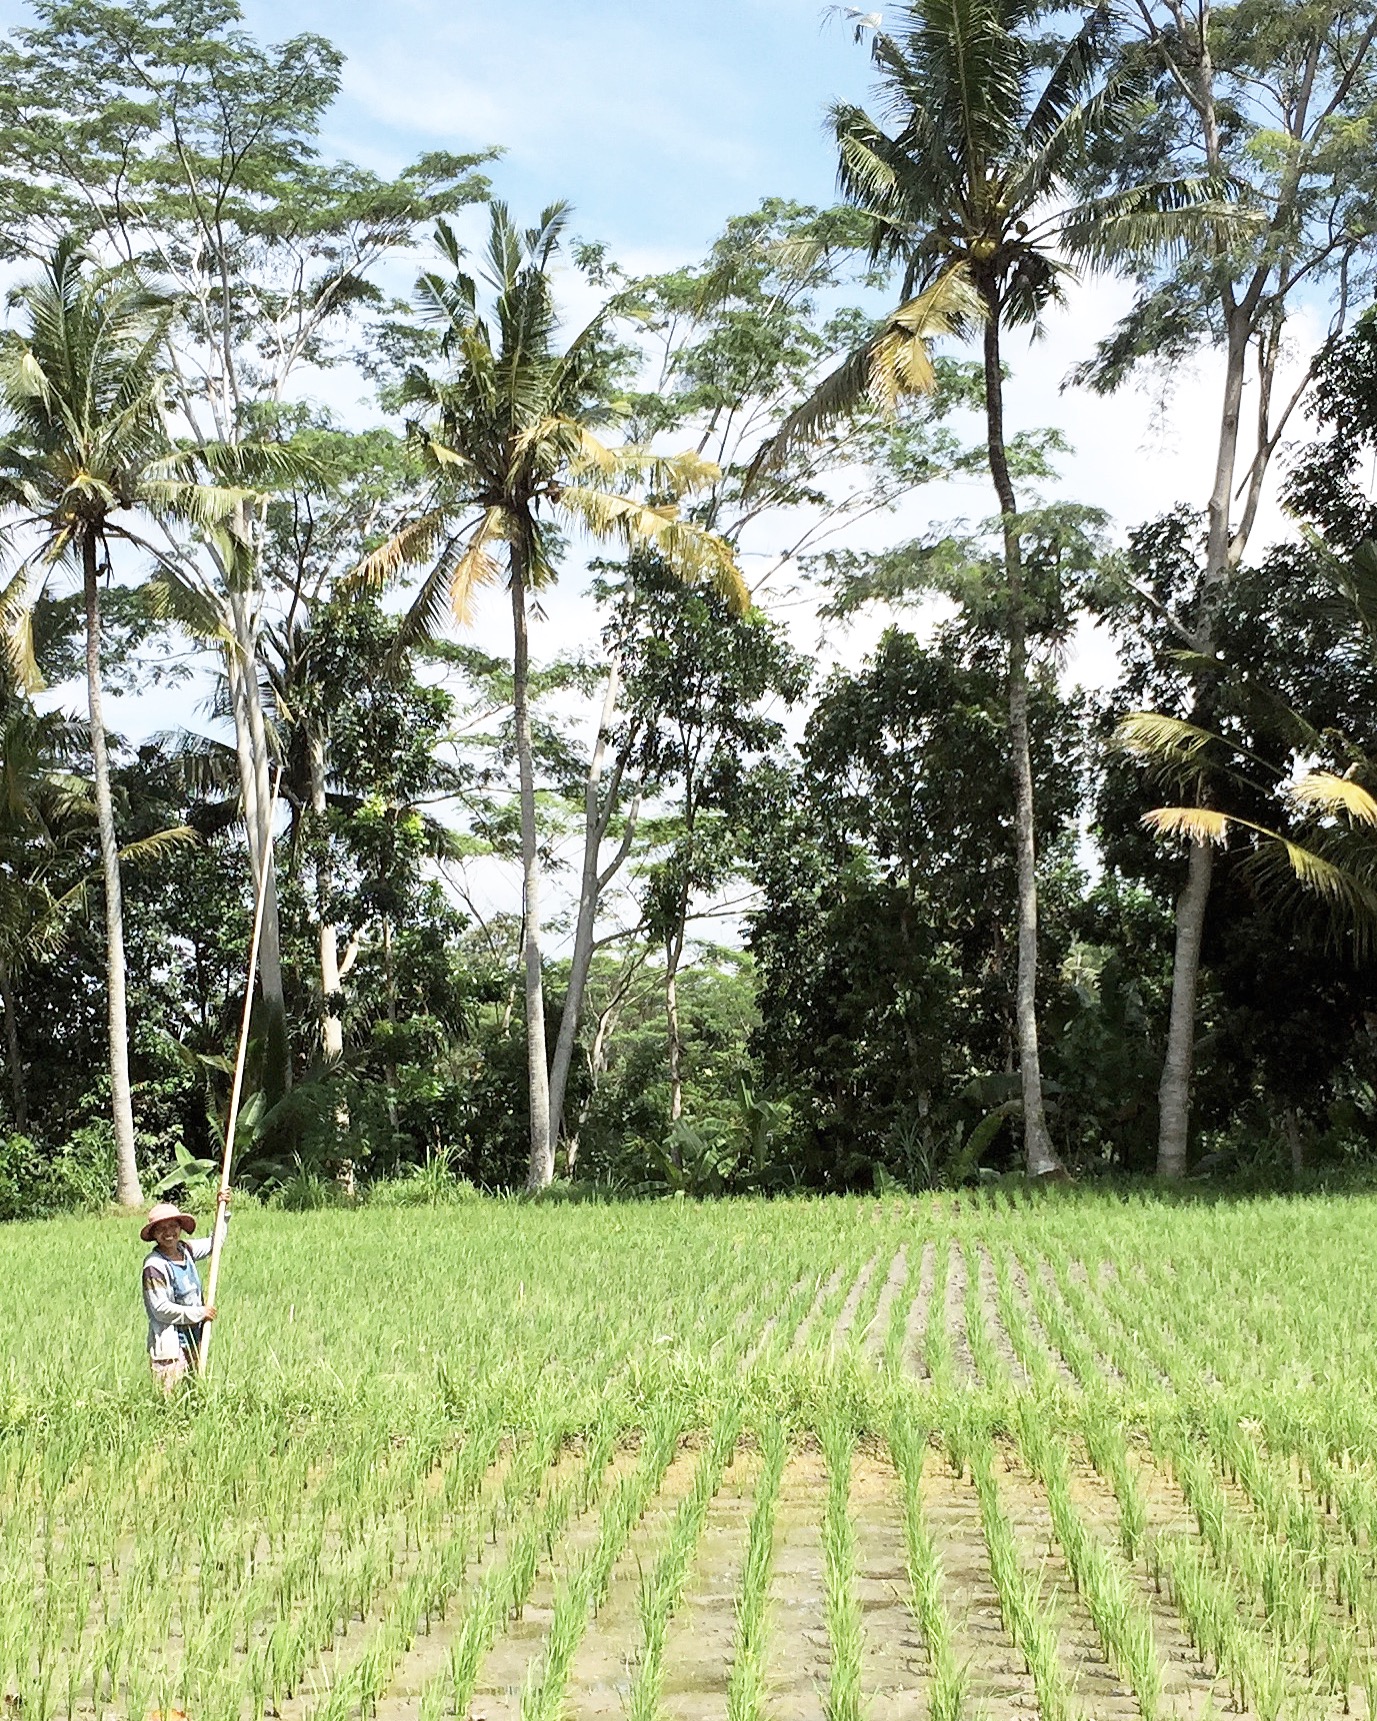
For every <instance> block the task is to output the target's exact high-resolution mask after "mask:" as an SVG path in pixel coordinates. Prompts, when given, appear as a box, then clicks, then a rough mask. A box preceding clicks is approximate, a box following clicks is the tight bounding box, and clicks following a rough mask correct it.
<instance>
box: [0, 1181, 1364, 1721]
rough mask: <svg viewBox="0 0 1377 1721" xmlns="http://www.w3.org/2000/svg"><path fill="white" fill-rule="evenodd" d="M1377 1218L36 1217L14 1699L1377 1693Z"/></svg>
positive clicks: (691, 1704) (1160, 1710)
mask: <svg viewBox="0 0 1377 1721" xmlns="http://www.w3.org/2000/svg"><path fill="white" fill-rule="evenodd" d="M1375 1219H1377V1202H1374V1201H1373V1200H1370V1199H1367V1198H1345V1199H1325V1198H1316V1199H1308V1200H1307V1199H1294V1200H1262V1201H1257V1202H1251V1203H1238V1202H1228V1203H1225V1202H1219V1203H1199V1204H1190V1203H1186V1202H1182V1203H1179V1204H1176V1203H1169V1202H1162V1201H1158V1200H1155V1199H1141V1200H1129V1201H1126V1202H1125V1201H1116V1200H1115V1201H1112V1200H1110V1199H1108V1198H1105V1197H1103V1196H1096V1195H1091V1194H1086V1193H1081V1192H1078V1191H1074V1190H1072V1191H1068V1192H1065V1193H1062V1192H1053V1193H1051V1194H1048V1195H1045V1196H1044V1195H1041V1194H1039V1195H1038V1196H1037V1197H1036V1198H1034V1197H1031V1196H1027V1195H1024V1196H1019V1195H1011V1194H1009V1193H1007V1192H1004V1191H997V1192H994V1193H992V1194H987V1195H984V1196H983V1197H979V1196H978V1197H972V1198H969V1199H968V1198H966V1197H961V1198H959V1199H956V1198H952V1197H942V1198H931V1199H922V1200H920V1199H914V1200H886V1201H883V1202H879V1201H874V1200H870V1201H860V1200H854V1201H828V1202H822V1201H819V1202H789V1203H783V1202H779V1203H764V1202H758V1203H755V1202H740V1203H722V1204H717V1205H708V1206H692V1205H688V1204H684V1203H675V1202H666V1203H661V1204H653V1205H643V1206H627V1207H623V1208H618V1207H559V1206H535V1207H531V1206H524V1205H520V1204H514V1203H512V1204H508V1203H496V1202H493V1203H489V1202H474V1203H471V1204H467V1205H463V1206H457V1207H454V1208H450V1209H439V1210H434V1211H431V1210H425V1211H417V1212H409V1211H405V1210H380V1209H375V1210H369V1209H364V1210H361V1211H359V1212H324V1213H316V1214H303V1215H295V1216H294V1215H287V1214H276V1213H268V1212H245V1213H243V1214H241V1215H239V1216H238V1217H237V1219H236V1222H235V1226H234V1229H233V1232H232V1236H231V1242H230V1247H229V1250H228V1251H227V1254H226V1266H225V1273H224V1277H223V1281H222V1297H221V1308H222V1311H223V1319H222V1322H221V1325H220V1329H219V1333H218V1336H217V1339H216V1356H215V1375H214V1378H213V1380H212V1381H211V1382H210V1383H208V1385H207V1386H206V1387H205V1388H203V1389H202V1390H200V1391H193V1392H187V1393H186V1394H185V1395H183V1396H182V1397H180V1398H178V1399H176V1400H174V1401H173V1402H171V1403H169V1404H164V1403H162V1402H161V1401H160V1400H159V1399H158V1398H157V1397H156V1396H155V1394H154V1391H153V1389H152V1387H151V1385H150V1383H149V1381H148V1379H147V1366H146V1361H145V1358H144V1354H143V1319H142V1309H141V1304H140V1300H139V1285H138V1279H139V1265H140V1262H141V1259H142V1255H143V1246H142V1245H140V1244H139V1242H138V1241H137V1237H136V1231H137V1226H136V1225H135V1224H133V1223H130V1222H126V1221H121V1220H90V1221H70V1222H53V1223H48V1224H43V1225H31V1226H8V1227H4V1228H0V1286H3V1293H0V1358H3V1365H2V1366H3V1378H2V1379H0V1694H3V1705H4V1709H5V1710H6V1711H7V1713H8V1715H9V1717H10V1718H11V1721H54V1718H60V1717H66V1718H69V1721H74V1718H76V1717H100V1718H105V1717H116V1716H118V1717H130V1718H133V1721H144V1718H145V1717H150V1716H158V1717H161V1718H163V1721H167V1718H170V1717H172V1716H174V1715H177V1714H178V1713H179V1712H181V1713H184V1714H185V1716H186V1717H188V1721H231V1718H233V1721H261V1718H263V1717H266V1716H274V1717H279V1718H281V1721H449V1718H480V1717H481V1718H483V1721H499V1718H503V1721H518V1718H519V1721H557V1718H559V1717H571V1718H572V1717H589V1718H591V1717H630V1718H631V1721H659V1718H665V1721H668V1718H676V1721H699V1718H706V1717H717V1718H730V1721H763V1718H766V1717H773V1718H777V1721H796V1718H797V1721H824V1718H826V1721H860V1718H861V1717H870V1718H873V1721H891V1718H898V1717H908V1716H915V1717H931V1718H932V1721H956V1718H957V1717H963V1716H969V1717H976V1716H981V1715H983V1716H987V1717H989V1718H991V1721H1008V1718H1012V1717H1024V1716H1034V1715H1037V1716H1043V1717H1046V1718H1047V1721H1063V1718H1067V1717H1085V1718H1087V1721H1091V1718H1095V1721H1098V1718H1106V1721H1119V1718H1124V1721H1128V1718H1130V1717H1135V1716H1140V1717H1143V1718H1144V1721H1152V1718H1154V1717H1159V1716H1171V1715H1178V1716H1182V1717H1192V1718H1195V1717H1206V1716H1225V1715H1235V1714H1238V1715H1245V1716H1250V1717H1255V1718H1257V1721H1272V1718H1274V1717H1278V1716H1288V1717H1290V1716H1295V1717H1305V1716H1338V1715H1345V1714H1354V1715H1359V1716H1363V1715H1370V1714H1374V1713H1377V1410H1375V1409H1374V1404H1373V1394H1372V1385H1373V1381H1374V1379H1377V1342H1375V1335H1374V1322H1373V1313H1372V1311H1373V1307H1374V1298H1375V1297H1377V1247H1375V1246H1374V1220H1375Z"/></svg>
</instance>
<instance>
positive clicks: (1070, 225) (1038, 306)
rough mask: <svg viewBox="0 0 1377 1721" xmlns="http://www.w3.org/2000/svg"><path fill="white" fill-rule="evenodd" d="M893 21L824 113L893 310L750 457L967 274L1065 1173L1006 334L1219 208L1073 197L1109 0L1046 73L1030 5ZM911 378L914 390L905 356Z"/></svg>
mask: <svg viewBox="0 0 1377 1721" xmlns="http://www.w3.org/2000/svg"><path fill="white" fill-rule="evenodd" d="M895 13H896V16H897V19H898V23H897V27H896V28H894V29H893V30H883V29H880V28H878V26H877V24H876V16H875V15H874V14H870V15H868V16H866V17H864V18H862V17H861V16H860V14H858V13H855V14H853V16H854V17H856V18H857V19H858V23H857V32H856V33H857V38H858V39H861V38H862V37H864V36H866V35H869V37H870V41H871V53H872V57H873V60H874V64H875V68H876V71H877V73H878V76H879V94H880V96H881V98H882V100H883V102H884V108H883V110H882V112H883V118H882V119H875V118H873V117H872V116H871V115H870V114H869V113H868V112H867V111H866V110H865V109H864V108H861V107H858V106H856V105H854V104H851V103H840V104H838V105H837V106H835V107H834V108H833V110H832V123H833V126H834V129H835V132H836V137H837V144H838V149H839V153H840V167H839V178H840V183H841V188H842V190H843V192H844V193H845V195H846V197H847V199H848V200H849V201H850V202H851V203H852V204H854V205H855V206H856V207H857V208H859V209H861V210H863V211H864V212H865V213H866V214H867V215H868V216H869V217H870V222H871V231H870V250H871V254H872V258H873V259H874V260H875V261H880V262H885V263H889V264H891V265H895V266H897V267H898V268H899V269H900V270H901V272H902V280H903V301H904V302H903V305H902V306H901V308H900V309H899V310H898V311H897V312H894V313H892V314H891V316H890V318H888V319H886V321H885V322H884V323H882V324H881V326H880V328H879V330H878V331H877V333H876V334H875V335H874V336H872V338H871V341H870V342H869V343H867V346H866V347H865V348H863V349H861V350H860V351H858V352H857V353H855V354H853V355H852V356H851V357H850V358H849V359H848V361H847V362H846V364H844V365H843V366H842V368H841V369H840V370H838V371H837V372H836V373H835V374H834V375H833V376H832V377H830V378H829V379H828V380H827V381H826V382H825V383H824V384H823V385H822V386H821V388H820V389H819V391H818V393H817V394H816V395H815V396H814V398H813V400H812V401H811V402H809V403H807V404H806V405H805V406H804V407H802V408H800V409H799V411H798V412H796V413H795V414H794V415H793V417H792V419H790V420H789V421H788V422H786V424H785V425H784V426H783V427H782V428H781V430H780V432H779V435H778V437H777V438H776V439H775V441H774V443H773V445H772V447H771V448H769V449H767V450H766V451H765V453H764V456H763V458H765V459H770V458H772V457H773V456H774V454H775V452H776V451H777V450H780V449H782V448H783V447H784V446H787V444H788V443H789V442H791V441H794V440H797V439H799V438H800V437H806V436H807V435H809V434H810V433H811V432H812V431H813V429H814V428H815V426H816V425H817V423H818V422H819V420H820V418H826V419H833V418H836V417H838V416H840V415H841V414H842V413H844V412H846V411H847V410H854V409H855V408H857V407H859V406H860V405H861V404H862V402H863V400H864V398H865V396H866V395H869V397H870V398H871V399H872V400H873V399H874V398H875V397H876V396H877V395H878V396H879V398H880V399H881V400H882V401H883V399H884V397H885V393H886V389H885V387H884V386H878V387H877V380H878V381H879V382H880V383H881V384H883V382H884V379H885V377H886V376H889V377H892V379H893V381H892V383H891V385H890V390H889V392H891V393H892V392H894V391H895V388H896V386H897V391H898V392H904V390H905V386H906V378H905V376H904V375H903V374H897V375H896V374H895V373H894V367H893V365H892V363H891V362H887V361H886V355H887V352H888V351H889V349H890V348H892V347H893V346H894V344H895V342H896V341H897V340H898V339H899V337H900V336H902V334H903V333H904V332H905V330H906V329H907V330H912V329H913V328H915V327H917V326H921V324H922V321H923V317H922V313H923V311H924V308H925V307H926V306H928V305H930V304H931V302H932V301H931V296H932V295H934V294H938V293H942V292H946V293H948V294H950V292H951V290H952V288H953V286H954V285H955V284H957V283H964V285H965V288H966V290H967V292H968V293H969V294H970V295H971V296H973V298H974V300H975V302H976V305H977V307H978V317H977V318H969V319H968V323H970V324H971V325H976V324H978V326H979V329H980V335H981V343H982V348H983V359H984V384H985V421H986V448H987V456H988V464H989V470H990V478H991V480H992V482H993V485H994V490H995V495H996V497H997V499H998V504H999V514H1000V522H1001V531H1002V540H1003V563H1004V592H1003V600H1004V612H1005V629H1006V645H1007V685H1008V712H1009V747H1010V754H1011V760H1010V763H1011V766H1012V774H1013V778H1014V789H1015V795H1014V802H1015V814H1014V823H1015V831H1014V838H1015V850H1016V855H1017V863H1018V867H1017V875H1018V974H1017V982H1016V999H1015V1020H1016V1026H1017V1037H1018V1054H1019V1066H1020V1078H1021V1089H1022V1101H1023V1129H1024V1147H1025V1156H1026V1164H1027V1169H1028V1171H1029V1173H1030V1174H1031V1175H1034V1176H1042V1175H1046V1174H1048V1173H1055V1172H1059V1171H1060V1170H1061V1165H1060V1161H1059V1159H1058V1157H1057V1155H1056V1153H1055V1151H1054V1149H1053V1147H1052V1141H1051V1137H1050V1134H1049V1132H1048V1128H1047V1121H1046V1113H1045V1109H1044V1105H1043V1090H1042V1073H1041V1060H1040V1053H1039V1046H1038V1021H1037V951H1038V892H1037V855H1036V850H1035V845H1034V834H1033V833H1034V783H1033V773H1032V763H1031V755H1030V748H1029V736H1028V627H1029V615H1030V605H1029V601H1028V595H1027V592H1026V588H1025V580H1024V567H1023V555H1022V544H1021V532H1020V526H1019V504H1018V497H1017V494H1016V492H1015V489H1014V484H1013V478H1012V476H1011V473H1010V467H1009V459H1008V453H1007V448H1006V437H1005V425H1004V380H1005V379H1004V359H1003V340H1004V335H1005V331H1006V330H1007V329H1008V328H1009V326H1010V325H1024V326H1036V324H1037V323H1038V322H1039V320H1040V319H1041V317H1042V315H1043V313H1044V312H1045V310H1046V309H1047V308H1048V306H1049V305H1051V304H1052V303H1053V302H1054V301H1056V300H1057V299H1058V298H1059V297H1060V295H1061V290H1062V284H1063V282H1064V280H1065V278H1066V276H1067V275H1068V273H1069V272H1070V268H1071V266H1072V264H1074V263H1075V262H1077V261H1080V262H1087V263H1091V264H1101V263H1104V262H1106V261H1108V260H1111V259H1112V258H1113V257H1114V255H1115V254H1116V252H1117V251H1118V250H1120V249H1121V248H1127V247H1129V246H1130V245H1132V246H1137V247H1139V248H1141V247H1143V246H1147V245H1155V246H1157V247H1160V248H1170V247H1172V246H1175V245H1180V244H1182V243H1184V242H1186V241H1188V240H1189V239H1191V238H1192V237H1193V236H1196V235H1198V234H1199V233H1200V232H1201V231H1202V230H1203V229H1204V227H1205V226H1207V224H1208V223H1209V222H1211V221H1214V220H1217V219H1218V218H1219V217H1220V216H1221V215H1222V213H1223V207H1222V205H1220V204H1219V203H1218V202H1216V201H1215V200H1213V199H1212V198H1211V196H1210V195H1209V194H1210V190H1211V188H1210V187H1208V186H1204V185H1202V184H1200V183H1197V182H1195V181H1185V180H1174V181H1164V182H1162V183H1159V184H1151V185H1144V186H1141V187H1138V188H1136V189H1134V190H1131V191H1126V192H1120V193H1118V194H1116V195H1115V196H1113V197H1108V198H1100V199H1097V200H1095V201H1093V202H1089V203H1087V202H1077V201H1075V199H1074V197H1072V196H1071V195H1070V193H1071V189H1072V186H1073V182H1074V179H1075V175H1076V172H1077V169H1078V168H1079V167H1080V165H1081V163H1082V161H1083V155H1084V151H1085V149H1086V146H1087V140H1088V139H1089V138H1091V137H1092V136H1093V135H1094V134H1096V133H1097V132H1100V131H1102V130H1104V129H1106V128H1108V127H1111V126H1112V125H1114V124H1115V123H1117V122H1118V121H1119V120H1120V118H1121V117H1122V113H1123V110H1124V109H1125V107H1126V105H1127V104H1128V102H1129V101H1130V100H1131V99H1132V95H1133V92H1132V90H1131V89H1130V88H1129V87H1128V85H1127V84H1126V82H1125V81H1124V80H1122V79H1118V80H1114V79H1110V80H1107V81H1106V80H1101V79H1100V78H1099V75H1098V74H1099V71H1100V67H1101V65H1102V63H1103V61H1104V58H1105V53H1106V49H1107V47H1108V35H1109V29H1110V19H1109V13H1108V9H1107V8H1106V7H1104V6H1096V7H1094V8H1093V9H1092V10H1090V11H1089V12H1088V14H1087V15H1086V17H1085V20H1084V22H1083V24H1082V26H1081V28H1080V29H1079V31H1078V32H1077V33H1076V34H1075V35H1074V37H1073V38H1072V39H1071V40H1070V41H1069V42H1067V43H1065V44H1064V46H1063V48H1062V50H1061V52H1060V54H1059V55H1058V57H1057V58H1056V60H1055V62H1054V63H1053V64H1052V66H1051V68H1050V70H1048V69H1047V61H1046V54H1045V50H1046V43H1045V42H1044V41H1036V42H1035V41H1034V40H1033V38H1032V33H1031V32H1032V26H1033V25H1034V24H1035V23H1036V22H1037V20H1038V19H1039V18H1041V17H1043V16H1044V14H1045V8H1044V7H1042V6H1041V5H1039V4H1037V3H1036V0H907V3H906V4H904V5H902V6H899V7H896V8H895ZM911 347H912V343H910V350H911ZM900 350H904V349H903V348H901V349H900ZM877 370H878V373H879V376H878V379H877ZM909 371H910V375H911V376H912V378H913V379H914V380H915V381H918V382H919V383H920V384H921V383H922V382H923V380H924V378H923V373H922V372H921V369H920V367H918V366H917V365H915V364H913V362H912V361H910V364H909ZM927 386H930V384H928V385H927Z"/></svg>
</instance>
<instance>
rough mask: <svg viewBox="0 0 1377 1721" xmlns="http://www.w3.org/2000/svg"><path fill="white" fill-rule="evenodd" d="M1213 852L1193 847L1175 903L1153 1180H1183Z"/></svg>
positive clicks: (1203, 846) (1201, 845)
mask: <svg viewBox="0 0 1377 1721" xmlns="http://www.w3.org/2000/svg"><path fill="white" fill-rule="evenodd" d="M1213 872H1214V851H1213V850H1212V849H1211V848H1210V846H1209V844H1208V843H1192V844H1191V848H1190V856H1189V859H1188V860H1187V862H1186V882H1185V885H1184V886H1183V887H1182V890H1181V894H1180V896H1178V897H1177V899H1176V948H1175V954H1174V956H1173V958H1172V965H1171V1012H1170V1015H1169V1017H1168V1021H1167V1050H1166V1056H1165V1057H1164V1058H1163V1060H1162V1080H1161V1082H1160V1083H1159V1085H1158V1088H1157V1104H1158V1135H1157V1175H1158V1176H1159V1177H1172V1178H1175V1177H1184V1176H1185V1175H1186V1159H1187V1150H1188V1147H1189V1142H1190V1115H1191V1070H1192V1067H1193V1064H1194V1061H1195V999H1196V991H1197V988H1198V985H1199V980H1200V946H1201V942H1202V940H1203V938H1204V933H1205V907H1206V904H1207V903H1208V901H1209V897H1210V878H1211V876H1212V874H1213Z"/></svg>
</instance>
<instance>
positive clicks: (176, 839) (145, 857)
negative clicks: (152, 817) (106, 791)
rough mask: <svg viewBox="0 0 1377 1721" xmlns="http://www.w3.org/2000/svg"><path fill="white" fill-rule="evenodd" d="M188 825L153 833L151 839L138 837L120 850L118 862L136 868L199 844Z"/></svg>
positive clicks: (173, 826)
mask: <svg viewBox="0 0 1377 1721" xmlns="http://www.w3.org/2000/svg"><path fill="white" fill-rule="evenodd" d="M200 840H201V839H200V837H199V835H198V834H197V833H196V832H195V831H194V830H192V828H191V826H190V825H170V826H169V827H168V828H167V829H166V830H165V831H155V832H154V833H153V835H152V836H151V837H140V838H139V839H138V840H137V841H136V842H132V843H126V844H125V845H124V847H123V848H122V849H121V850H120V860H121V861H127V862H129V863H130V864H131V865H135V866H137V865H138V864H139V863H140V862H141V861H159V860H164V859H165V858H166V857H167V856H168V855H170V854H171V853H172V852H173V851H174V850H175V849H180V848H187V847H188V846H190V845H191V844H193V843H198V842H200Z"/></svg>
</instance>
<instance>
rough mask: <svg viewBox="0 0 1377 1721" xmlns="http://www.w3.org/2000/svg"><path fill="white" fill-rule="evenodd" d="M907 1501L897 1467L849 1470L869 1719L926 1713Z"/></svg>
mask: <svg viewBox="0 0 1377 1721" xmlns="http://www.w3.org/2000/svg"><path fill="white" fill-rule="evenodd" d="M902 1502H903V1496H902V1493H901V1490H900V1486H899V1478H898V1476H897V1475H896V1474H895V1471H894V1467H893V1466H892V1465H891V1464H890V1463H889V1462H888V1460H886V1459H882V1458H880V1457H877V1456H873V1455H863V1456H859V1457H858V1458H857V1459H856V1462H855V1464H854V1465H853V1466H852V1471H851V1517H852V1521H853V1523H854V1524H855V1530H856V1599H857V1600H858V1601H859V1602H860V1604H861V1617H862V1621H863V1625H864V1632H865V1637H864V1642H863V1645H862V1649H861V1692H862V1695H863V1699H864V1704H865V1712H866V1714H867V1716H868V1717H869V1721H909V1717H912V1716H915V1715H918V1714H920V1713H921V1712H922V1711H923V1709H924V1707H925V1705H924V1704H923V1703H922V1702H921V1692H922V1688H923V1684H924V1677H925V1674H926V1672H927V1656H926V1653H925V1651H924V1649H923V1641H922V1638H921V1637H920V1636H919V1633H918V1629H917V1626H916V1625H915V1623H914V1619H913V1615H912V1613H911V1612H910V1610H909V1607H908V1604H907V1595H908V1568H907V1565H906V1562H905V1558H904V1518H903V1503H902Z"/></svg>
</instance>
